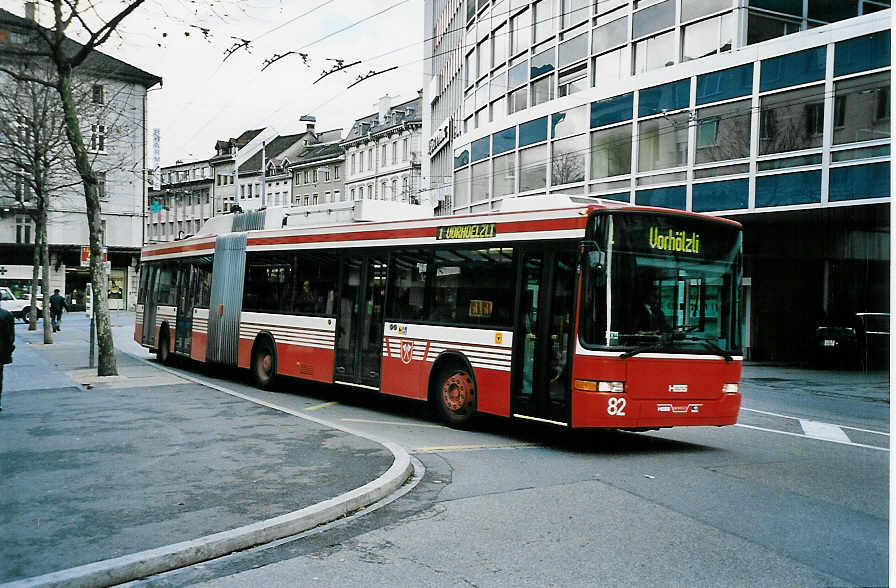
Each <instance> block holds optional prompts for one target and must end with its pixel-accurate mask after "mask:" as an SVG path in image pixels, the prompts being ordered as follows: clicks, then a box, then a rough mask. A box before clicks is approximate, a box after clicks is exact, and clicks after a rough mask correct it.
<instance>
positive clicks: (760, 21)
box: [747, 10, 802, 45]
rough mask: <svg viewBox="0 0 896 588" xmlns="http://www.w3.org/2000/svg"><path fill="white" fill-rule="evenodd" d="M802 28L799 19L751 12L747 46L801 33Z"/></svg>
mask: <svg viewBox="0 0 896 588" xmlns="http://www.w3.org/2000/svg"><path fill="white" fill-rule="evenodd" d="M801 26H802V23H801V21H800V20H799V19H798V18H788V17H785V16H780V15H776V14H769V13H767V12H758V11H755V10H750V12H749V15H748V17H747V45H753V44H755V43H762V42H763V41H768V40H769V39H775V38H777V37H783V36H784V35H790V34H792V33H796V32H799V30H800V28H801Z"/></svg>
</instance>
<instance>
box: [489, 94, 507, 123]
mask: <svg viewBox="0 0 896 588" xmlns="http://www.w3.org/2000/svg"><path fill="white" fill-rule="evenodd" d="M506 115H507V98H506V97H505V96H501V97H500V98H498V99H497V100H495V101H494V102H492V105H491V111H490V112H489V121H495V120H498V119H501V118H504V117H505V116H506Z"/></svg>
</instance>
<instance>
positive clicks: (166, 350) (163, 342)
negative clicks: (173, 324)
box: [156, 324, 171, 365]
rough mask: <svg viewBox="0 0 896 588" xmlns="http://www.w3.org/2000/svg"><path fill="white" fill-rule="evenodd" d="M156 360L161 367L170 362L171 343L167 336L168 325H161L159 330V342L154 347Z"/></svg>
mask: <svg viewBox="0 0 896 588" xmlns="http://www.w3.org/2000/svg"><path fill="white" fill-rule="evenodd" d="M156 360H158V362H159V363H160V364H162V365H168V364H169V363H170V362H171V341H170V335H168V325H167V324H163V325H162V328H161V329H159V341H158V346H157V347H156Z"/></svg>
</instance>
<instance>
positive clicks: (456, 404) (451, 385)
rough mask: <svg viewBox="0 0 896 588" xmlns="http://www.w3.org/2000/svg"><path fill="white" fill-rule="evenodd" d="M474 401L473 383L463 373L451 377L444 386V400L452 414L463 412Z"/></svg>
mask: <svg viewBox="0 0 896 588" xmlns="http://www.w3.org/2000/svg"><path fill="white" fill-rule="evenodd" d="M472 399H473V381H472V380H471V379H470V377H469V376H468V375H466V374H463V373H457V374H454V375H452V376H451V377H449V378H448V379H446V380H445V382H444V383H443V384H442V400H443V401H444V403H445V407H446V408H448V410H450V411H452V412H461V411H463V410H464V409H465V408H466V407H467V406H469V404H470V403H471V401H472Z"/></svg>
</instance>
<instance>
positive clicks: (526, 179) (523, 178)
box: [520, 131, 547, 192]
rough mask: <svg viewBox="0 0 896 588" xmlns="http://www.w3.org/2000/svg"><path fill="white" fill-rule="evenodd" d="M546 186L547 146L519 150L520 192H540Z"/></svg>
mask: <svg viewBox="0 0 896 588" xmlns="http://www.w3.org/2000/svg"><path fill="white" fill-rule="evenodd" d="M521 133H522V131H521ZM546 185H547V146H546V145H539V146H538V147H529V148H528V149H522V150H520V192H528V191H529V190H540V189H543V188H544V187H545V186H546Z"/></svg>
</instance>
